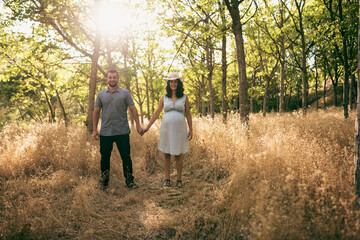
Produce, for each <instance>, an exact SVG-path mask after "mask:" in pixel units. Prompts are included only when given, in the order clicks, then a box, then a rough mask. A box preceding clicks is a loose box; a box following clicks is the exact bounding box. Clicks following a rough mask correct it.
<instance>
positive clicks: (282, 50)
mask: <svg viewBox="0 0 360 240" xmlns="http://www.w3.org/2000/svg"><path fill="white" fill-rule="evenodd" d="M280 4H281V5H280V14H281V15H280V17H281V21H280V27H281V36H280V46H281V47H280V99H279V113H283V112H284V83H285V68H286V59H285V58H286V54H285V34H284V32H283V31H284V30H283V25H284V6H283V4H284V2H283V1H281V3H280Z"/></svg>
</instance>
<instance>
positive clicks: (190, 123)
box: [185, 95, 193, 141]
mask: <svg viewBox="0 0 360 240" xmlns="http://www.w3.org/2000/svg"><path fill="white" fill-rule="evenodd" d="M185 115H186V120H187V123H188V126H189V131H188V139H189V141H190V140H191V139H192V137H193V133H192V118H191V113H190V103H189V99H188V96H187V95H186V99H185Z"/></svg>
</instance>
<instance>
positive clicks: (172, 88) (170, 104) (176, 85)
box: [144, 72, 192, 188]
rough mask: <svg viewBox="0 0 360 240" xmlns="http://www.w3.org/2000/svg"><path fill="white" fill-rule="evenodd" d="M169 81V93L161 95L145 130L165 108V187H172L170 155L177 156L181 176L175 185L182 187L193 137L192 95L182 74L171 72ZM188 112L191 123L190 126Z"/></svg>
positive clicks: (161, 146)
mask: <svg viewBox="0 0 360 240" xmlns="http://www.w3.org/2000/svg"><path fill="white" fill-rule="evenodd" d="M165 81H166V88H165V90H166V94H165V95H163V96H162V97H161V98H160V101H159V105H158V108H157V110H156V111H155V113H154V114H153V115H152V117H151V119H150V122H149V124H148V125H147V127H146V128H145V129H144V133H145V132H147V131H148V130H149V128H150V127H151V125H152V124H153V123H154V122H155V121H156V119H157V118H158V117H159V115H160V113H161V111H162V110H163V109H164V116H163V118H162V121H161V126H160V139H159V150H160V151H161V152H163V153H164V169H165V181H164V183H163V187H170V186H171V183H170V156H171V155H173V156H175V160H176V170H177V180H176V185H175V187H178V188H181V187H182V180H181V176H182V169H183V163H184V154H185V153H187V152H188V151H189V142H188V141H190V140H191V139H192V119H191V114H190V107H189V99H188V97H187V96H186V94H184V88H183V81H184V79H183V78H181V77H180V74H179V73H177V72H175V73H170V74H169V77H168V78H166V79H165ZM184 112H185V116H186V119H187V123H188V126H189V131H187V128H186V122H185V117H184Z"/></svg>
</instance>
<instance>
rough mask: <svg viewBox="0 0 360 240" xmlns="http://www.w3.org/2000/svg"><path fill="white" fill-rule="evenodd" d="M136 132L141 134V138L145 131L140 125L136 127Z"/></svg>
mask: <svg viewBox="0 0 360 240" xmlns="http://www.w3.org/2000/svg"><path fill="white" fill-rule="evenodd" d="M136 130H137V132H138V133H139V134H140V136H142V135H144V133H145V132H144V129H143V128H142V127H141V126H140V124H139V125H136Z"/></svg>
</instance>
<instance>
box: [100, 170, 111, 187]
mask: <svg viewBox="0 0 360 240" xmlns="http://www.w3.org/2000/svg"><path fill="white" fill-rule="evenodd" d="M109 180H110V177H109V172H108V171H106V172H103V173H101V177H100V181H99V184H100V186H101V187H102V189H103V190H105V189H106V188H107V186H108V185H109Z"/></svg>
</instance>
